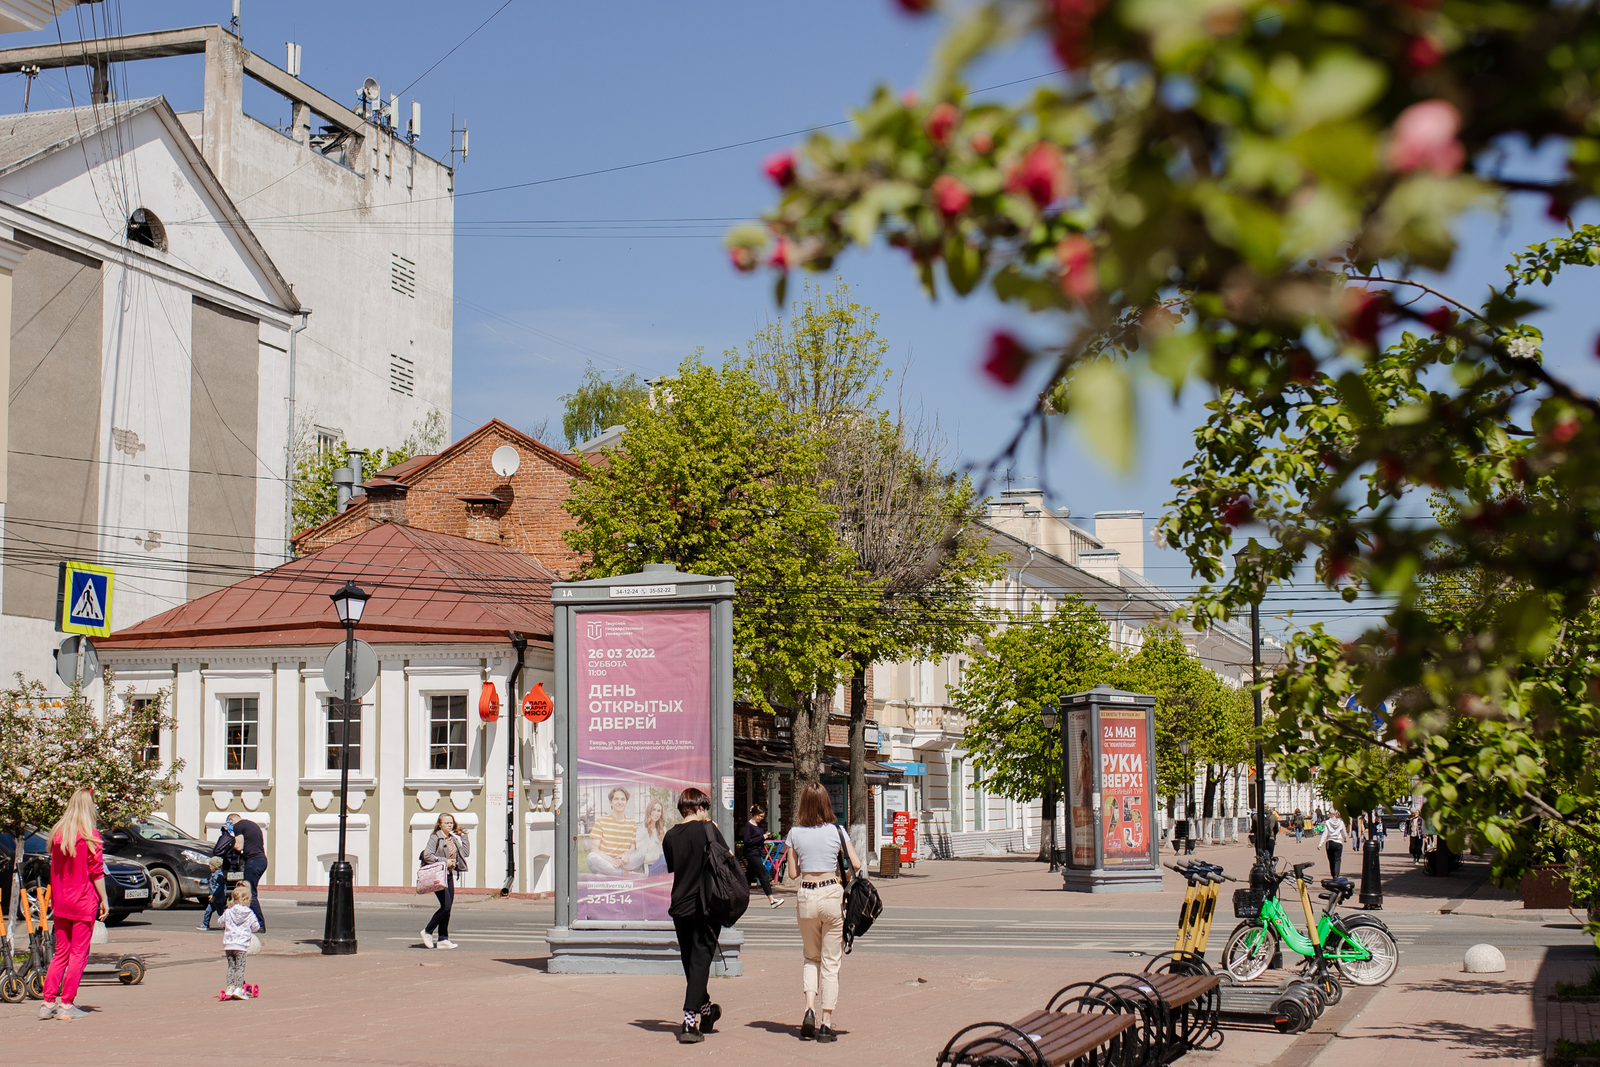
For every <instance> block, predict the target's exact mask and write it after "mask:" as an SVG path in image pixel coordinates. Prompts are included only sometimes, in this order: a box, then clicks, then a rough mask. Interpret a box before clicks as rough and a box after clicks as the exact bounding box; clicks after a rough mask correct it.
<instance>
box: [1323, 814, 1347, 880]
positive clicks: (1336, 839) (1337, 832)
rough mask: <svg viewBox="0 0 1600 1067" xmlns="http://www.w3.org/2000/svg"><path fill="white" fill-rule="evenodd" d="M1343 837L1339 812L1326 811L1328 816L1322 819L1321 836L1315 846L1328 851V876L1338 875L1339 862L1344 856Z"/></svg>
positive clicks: (1342, 825)
mask: <svg viewBox="0 0 1600 1067" xmlns="http://www.w3.org/2000/svg"><path fill="white" fill-rule="evenodd" d="M1344 839H1345V828H1344V823H1343V821H1341V820H1340V818H1339V813H1338V812H1336V811H1330V812H1328V817H1327V818H1326V819H1323V820H1322V837H1321V838H1320V839H1319V840H1318V841H1317V847H1319V848H1322V849H1325V850H1326V851H1327V853H1328V877H1329V878H1337V877H1339V862H1340V861H1341V860H1342V859H1343V858H1344Z"/></svg>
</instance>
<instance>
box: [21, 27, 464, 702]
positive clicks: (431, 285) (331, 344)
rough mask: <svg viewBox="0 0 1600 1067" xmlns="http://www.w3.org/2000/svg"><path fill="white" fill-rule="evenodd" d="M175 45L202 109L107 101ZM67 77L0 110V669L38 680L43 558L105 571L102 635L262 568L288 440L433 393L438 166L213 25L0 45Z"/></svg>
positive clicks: (48, 586)
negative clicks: (77, 92)
mask: <svg viewBox="0 0 1600 1067" xmlns="http://www.w3.org/2000/svg"><path fill="white" fill-rule="evenodd" d="M35 6H37V7H39V8H40V9H41V10H43V9H44V8H46V7H48V6H49V5H48V4H44V3H40V4H37V5H35V4H9V5H8V4H3V3H0V29H4V28H5V26H6V23H5V18H6V17H7V11H8V9H9V8H10V7H26V8H30V9H31V8H32V7H35ZM57 6H60V5H59V2H58V4H57ZM184 55H203V56H204V57H205V75H204V77H205V94H204V105H203V107H202V109H201V110H199V111H194V112H188V113H184V114H181V115H175V114H174V113H173V111H172V109H171V108H170V107H169V106H168V105H167V104H166V103H165V102H164V101H162V100H159V99H156V100H146V101H132V102H128V101H125V102H115V101H114V100H113V99H112V97H113V96H114V93H113V91H112V86H113V85H114V84H115V82H116V80H117V79H115V78H114V77H112V76H111V72H112V71H113V70H114V68H115V66H116V64H119V63H124V62H134V61H154V60H158V59H162V58H166V57H172V56H184ZM85 65H86V66H89V67H91V68H93V70H94V73H95V78H94V81H95V91H94V100H93V102H91V103H90V104H89V105H88V106H85V107H80V108H77V109H74V110H64V111H55V112H33V113H30V114H26V115H13V116H9V117H6V118H4V119H0V201H3V203H0V226H3V227H8V228H11V229H14V230H15V231H16V233H17V235H18V236H17V237H16V238H15V240H13V241H10V242H8V243H7V244H5V245H0V289H4V287H5V286H6V285H7V284H8V282H7V280H6V278H7V277H8V276H7V275H6V274H5V271H6V270H7V269H8V268H14V269H15V272H16V275H15V285H14V289H15V293H14V295H15V299H14V302H13V307H12V315H11V328H10V329H9V330H8V331H7V335H8V337H9V339H10V344H11V349H10V352H9V355H8V356H6V357H5V358H0V374H3V375H7V376H8V377H9V387H8V391H7V392H8V396H9V405H8V414H9V419H10V426H9V431H8V447H9V451H10V457H9V459H10V464H9V470H7V471H0V507H3V508H4V530H5V544H4V557H3V559H0V572H3V581H0V619H3V621H0V674H3V675H4V676H5V677H7V678H9V677H10V675H11V673H12V672H13V671H17V670H21V671H23V672H24V673H26V674H27V675H28V676H29V677H36V678H44V679H46V680H51V681H52V684H53V678H52V670H53V663H52V660H51V657H50V651H51V649H52V648H53V647H54V645H55V642H56V639H57V638H56V635H54V634H53V633H52V622H51V619H52V616H53V611H54V597H55V584H56V577H55V575H56V564H57V562H58V561H60V560H65V559H76V560H82V561H86V562H92V563H101V564H110V565H113V566H115V567H117V568H118V580H117V585H116V590H115V593H114V596H113V603H112V619H111V624H112V626H113V628H116V629H121V628H124V627H126V626H129V625H131V624H133V623H135V622H137V621H139V620H141V619H144V618H147V617H148V616H150V615H152V614H154V613H156V612H158V611H162V610H165V609H166V608H169V607H171V606H173V605H174V604H181V603H183V602H184V601H186V600H189V599H191V598H193V597H195V596H198V595H201V594H203V593H205V592H208V591H210V590H212V589H216V588H219V587H221V586H224V585H227V584H229V583H231V582H233V581H235V580H237V579H238V578H240V577H243V576H245V575H247V574H251V573H254V572H256V571H259V570H261V569H263V568H265V567H269V566H272V565H273V564H275V563H279V562H282V561H283V560H284V559H285V558H287V556H288V554H289V546H288V535H289V498H288V494H287V491H286V490H287V485H288V483H289V480H290V479H291V478H292V451H293V449H294V447H295V445H296V443H297V438H303V437H306V436H313V435H314V436H315V438H316V439H317V440H318V441H319V442H320V443H321V444H324V445H330V446H331V445H333V444H335V443H337V442H338V441H339V440H341V439H343V440H348V441H349V442H350V443H351V444H352V445H354V446H356V447H366V446H385V447H393V446H395V445H398V444H400V443H401V442H402V441H403V440H404V439H405V438H406V437H407V436H408V435H409V434H410V433H411V432H412V431H413V430H414V429H415V428H416V427H417V426H418V425H419V424H421V423H423V422H424V421H425V420H426V419H427V418H428V417H429V416H430V414H434V413H447V412H448V410H449V406H450V388H451V384H450V383H451V328H452V307H453V300H452V293H453V289H452V284H453V283H452V276H453V238H452V228H453V220H454V203H453V199H452V197H453V174H452V172H451V170H450V168H449V167H447V166H446V165H444V164H442V163H440V162H438V161H437V160H434V159H431V158H429V157H428V156H426V155H424V154H423V153H421V152H420V151H418V150H417V147H416V144H415V143H414V141H413V140H411V139H408V138H407V137H406V136H405V135H404V132H403V129H397V128H396V124H395V123H394V122H393V121H391V119H390V115H392V114H393V109H391V110H390V111H389V112H387V113H385V112H380V111H379V110H377V109H375V108H374V107H372V106H371V105H372V104H373V103H375V102H376V101H377V98H378V94H377V93H376V92H375V91H374V92H373V93H372V94H370V96H369V97H365V98H363V99H364V100H366V101H367V106H365V108H364V113H359V114H358V113H357V112H355V111H352V110H350V109H348V108H346V107H344V106H343V105H341V104H339V103H337V102H336V101H335V100H334V99H332V98H331V97H329V96H327V95H325V94H324V93H322V92H320V91H318V90H316V89H314V88H312V87H311V86H309V85H307V84H306V83H304V82H302V81H300V80H299V79H298V78H294V77H291V76H290V75H289V74H287V73H286V72H285V71H283V70H282V69H280V68H279V67H277V66H275V65H274V64H272V63H270V62H268V61H267V60H265V59H263V58H262V57H260V56H258V55H255V54H254V53H251V52H249V51H247V50H246V49H245V48H244V47H243V45H242V44H241V43H240V41H239V40H238V38H236V37H234V36H233V35H231V34H230V33H228V32H227V31H226V30H224V29H222V28H221V27H218V26H205V27H198V28H193V29H184V30H172V31H163V32H159V33H149V34H137V35H131V36H127V37H120V38H111V39H100V40H96V41H93V42H90V43H89V44H88V45H86V44H85V43H84V42H67V43H66V44H65V45H62V44H51V45H45V46H38V47H29V48H16V49H8V50H0V73H7V72H15V71H19V70H21V69H22V68H23V67H25V66H39V67H43V68H51V67H66V66H85ZM246 77H249V78H251V79H252V80H254V81H255V82H257V83H259V84H260V85H263V86H266V87H267V88H268V89H270V90H272V91H273V92H274V93H276V94H277V99H280V100H281V101H282V103H283V106H284V107H285V109H286V111H287V116H288V119H289V121H288V122H287V123H286V124H285V127H284V128H283V129H278V128H276V127H274V126H272V125H269V124H267V123H266V122H263V121H261V120H260V119H258V118H256V117H253V116H251V115H249V114H247V113H246V112H245V111H244V107H243V99H244V91H243V89H244V80H245V78H246ZM352 80H353V81H355V82H357V83H358V84H359V79H352ZM349 96H350V98H351V99H355V97H356V93H355V92H354V91H352V92H351V93H350V94H349ZM314 118H315V119H316V120H317V121H316V125H315V126H313V119H314ZM401 125H402V126H403V125H404V123H401ZM247 352H248V354H246V353H247Z"/></svg>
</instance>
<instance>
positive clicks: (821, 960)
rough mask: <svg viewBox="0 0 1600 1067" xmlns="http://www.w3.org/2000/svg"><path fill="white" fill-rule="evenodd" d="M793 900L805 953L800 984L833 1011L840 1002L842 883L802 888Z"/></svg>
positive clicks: (842, 929) (842, 940) (823, 1007)
mask: <svg viewBox="0 0 1600 1067" xmlns="http://www.w3.org/2000/svg"><path fill="white" fill-rule="evenodd" d="M795 904H796V908H795V913H796V915H797V917H798V918H799V920H800V940H801V941H802V942H803V943H804V945H805V957H806V959H805V963H804V964H803V965H802V966H801V969H800V988H801V989H803V990H804V991H805V992H807V993H816V994H818V999H819V1000H820V1001H821V1003H820V1004H819V1005H818V1006H819V1007H820V1008H821V1009H822V1010H823V1011H832V1010H833V1008H834V1005H835V1004H837V1003H838V1002H839V964H841V963H843V962H844V887H843V886H841V885H838V884H834V885H829V886H823V887H822V888H821V889H801V890H800V894H799V896H798V897H797V898H796V900H795Z"/></svg>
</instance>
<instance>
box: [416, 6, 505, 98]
mask: <svg viewBox="0 0 1600 1067" xmlns="http://www.w3.org/2000/svg"><path fill="white" fill-rule="evenodd" d="M512 2H513V0H506V2H505V3H503V4H501V5H500V6H499V7H497V8H495V11H494V14H493V15H490V16H489V17H488V18H486V19H484V20H483V21H482V22H480V23H479V24H478V29H477V30H473V31H472V32H471V33H469V34H467V35H466V36H465V37H463V38H461V40H460V41H459V42H457V44H456V47H455V48H452V49H450V51H448V52H446V53H445V54H444V55H442V56H440V57H439V59H438V62H436V63H434V65H433V66H431V67H429V68H428V69H427V70H425V71H423V72H422V73H421V74H418V75H417V76H416V78H414V79H413V80H412V82H411V85H415V84H417V82H419V81H421V80H422V79H423V78H426V77H427V76H428V75H430V74H432V73H433V72H434V71H435V70H437V69H438V67H439V64H440V63H443V62H444V61H445V60H447V59H449V58H450V57H451V56H453V55H455V54H456V49H457V48H460V47H461V46H462V45H464V44H466V43H467V42H468V41H470V40H472V39H473V38H474V37H476V36H478V30H481V29H483V28H484V27H485V26H487V25H489V23H491V22H493V21H494V20H495V18H496V17H497V16H498V15H499V14H500V12H502V11H504V10H505V9H506V8H508V7H510V6H511V4H512ZM411 85H408V86H406V87H405V88H404V89H401V90H400V92H398V93H397V94H395V95H397V96H404V95H406V93H408V92H409V91H410V90H411Z"/></svg>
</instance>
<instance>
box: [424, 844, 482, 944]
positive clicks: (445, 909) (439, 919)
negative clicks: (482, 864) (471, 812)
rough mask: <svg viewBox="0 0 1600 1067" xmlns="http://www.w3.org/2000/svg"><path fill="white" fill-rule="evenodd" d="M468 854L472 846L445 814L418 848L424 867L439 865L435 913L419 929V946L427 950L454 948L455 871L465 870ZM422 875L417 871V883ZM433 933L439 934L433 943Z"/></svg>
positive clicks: (435, 892) (435, 893)
mask: <svg viewBox="0 0 1600 1067" xmlns="http://www.w3.org/2000/svg"><path fill="white" fill-rule="evenodd" d="M471 852H472V846H471V844H470V843H468V841H467V835H466V834H464V833H462V832H461V830H460V829H459V828H457V826H456V817H455V816H454V815H450V814H448V813H446V814H444V815H441V816H439V817H438V818H437V819H435V820H434V822H433V833H431V834H429V835H428V843H427V844H426V845H425V846H423V849H422V862H423V864H424V865H431V864H441V865H443V867H444V886H443V887H442V888H440V889H438V890H435V891H434V894H433V895H434V896H436V897H438V898H439V910H438V911H436V912H434V913H433V918H431V919H429V920H428V925H427V926H424V927H423V928H422V943H423V944H424V945H427V946H428V947H429V948H455V947H456V945H455V942H454V941H451V940H450V909H451V907H453V906H454V905H455V902H456V872H457V871H465V870H466V869H467V856H469V855H470V854H471ZM424 869H426V867H425V868H424ZM430 873H431V872H430ZM422 874H423V872H422V871H418V872H417V878H418V881H421V879H422ZM435 930H437V931H438V932H439V937H438V941H437V943H435V941H434V931H435Z"/></svg>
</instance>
